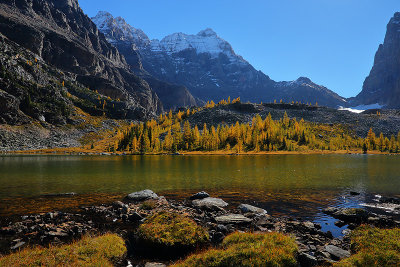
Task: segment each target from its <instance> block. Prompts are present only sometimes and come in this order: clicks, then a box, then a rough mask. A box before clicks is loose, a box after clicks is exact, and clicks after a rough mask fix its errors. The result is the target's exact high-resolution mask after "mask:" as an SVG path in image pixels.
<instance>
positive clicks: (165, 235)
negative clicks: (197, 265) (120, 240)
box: [137, 212, 209, 247]
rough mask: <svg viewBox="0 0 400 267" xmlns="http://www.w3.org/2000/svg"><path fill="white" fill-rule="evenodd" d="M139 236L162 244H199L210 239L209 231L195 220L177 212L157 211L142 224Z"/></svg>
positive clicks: (156, 243)
mask: <svg viewBox="0 0 400 267" xmlns="http://www.w3.org/2000/svg"><path fill="white" fill-rule="evenodd" d="M137 234H138V236H139V238H140V239H141V240H143V241H145V242H146V243H152V244H154V245H162V246H168V247H172V246H197V245H200V244H204V243H206V242H207V241H208V240H209V236H208V232H207V231H206V230H205V229H204V228H203V227H201V226H199V225H197V224H196V223H195V222H194V221H193V220H191V219H190V218H187V217H185V216H182V215H180V214H176V213H169V212H160V213H156V214H154V215H152V216H150V217H149V218H147V219H146V221H145V222H144V223H143V224H142V225H140V227H139V229H138V232H137Z"/></svg>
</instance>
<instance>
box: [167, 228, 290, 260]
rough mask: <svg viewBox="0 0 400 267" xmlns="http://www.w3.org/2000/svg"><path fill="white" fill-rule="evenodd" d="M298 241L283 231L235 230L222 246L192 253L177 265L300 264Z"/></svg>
mask: <svg viewBox="0 0 400 267" xmlns="http://www.w3.org/2000/svg"><path fill="white" fill-rule="evenodd" d="M296 253H297V245H296V243H295V241H294V239H293V238H291V237H288V236H286V235H283V234H280V233H268V234H252V233H233V234H231V235H229V236H227V237H226V238H225V239H224V241H223V243H222V248H221V249H210V250H207V251H205V252H203V253H200V254H194V255H192V256H189V257H188V258H187V259H186V260H184V261H181V262H179V263H177V264H175V265H174V266H175V267H190V266H197V267H203V266H204V267H230V266H232V267H236V266H242V267H250V266H266V267H269V266H271V267H272V266H273V267H279V266H288V267H290V266H297V261H296Z"/></svg>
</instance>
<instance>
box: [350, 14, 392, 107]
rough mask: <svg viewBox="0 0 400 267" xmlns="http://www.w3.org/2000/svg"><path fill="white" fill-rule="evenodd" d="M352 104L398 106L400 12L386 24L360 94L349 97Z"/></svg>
mask: <svg viewBox="0 0 400 267" xmlns="http://www.w3.org/2000/svg"><path fill="white" fill-rule="evenodd" d="M351 104H352V105H353V106H357V105H372V104H379V105H380V106H383V107H384V108H400V13H399V12H397V13H395V14H394V16H393V18H392V19H391V20H390V21H389V24H388V25H387V32H386V36H385V41H384V43H383V44H381V45H379V48H378V51H377V52H376V55H375V60H374V65H373V67H372V70H371V73H370V74H369V76H368V77H367V78H366V79H365V82H364V86H363V89H362V91H361V93H360V94H358V95H357V96H356V97H355V98H353V99H351Z"/></svg>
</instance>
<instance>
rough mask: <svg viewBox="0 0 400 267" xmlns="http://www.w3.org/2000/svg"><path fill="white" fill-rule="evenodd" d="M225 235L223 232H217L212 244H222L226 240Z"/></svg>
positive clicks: (213, 236)
mask: <svg viewBox="0 0 400 267" xmlns="http://www.w3.org/2000/svg"><path fill="white" fill-rule="evenodd" d="M224 238H225V235H224V234H223V233H221V232H216V233H214V234H213V235H212V238H211V242H213V243H214V244H220V243H222V241H223V240H224Z"/></svg>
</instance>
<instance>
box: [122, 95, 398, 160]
mask: <svg viewBox="0 0 400 267" xmlns="http://www.w3.org/2000/svg"><path fill="white" fill-rule="evenodd" d="M235 101H240V99H235V100H233V101H232V103H233V102H235ZM228 103H229V100H228V101H226V100H223V101H220V102H219V104H217V105H228ZM210 105H214V106H215V104H214V102H211V103H210V102H209V103H208V104H206V106H205V108H211V107H210ZM199 110H200V109H199V108H197V109H192V110H190V109H187V110H184V111H183V110H179V111H178V112H177V113H172V111H169V113H167V114H162V115H160V116H159V117H158V119H157V120H154V119H153V120H150V121H147V122H146V123H138V124H132V125H131V127H130V129H129V130H128V131H126V132H125V133H123V134H120V135H119V137H118V139H119V140H120V141H119V144H118V149H119V150H121V151H130V152H132V153H138V152H141V153H149V152H162V151H166V152H177V151H218V150H228V151H235V152H237V153H241V152H248V151H254V152H260V151H309V150H318V151H323V150H330V151H338V150H360V149H363V150H364V151H366V150H380V151H381V152H391V153H397V152H399V145H400V142H399V141H400V134H399V135H398V136H397V138H396V137H394V136H392V137H390V139H389V138H387V137H385V136H384V135H383V134H380V135H379V137H376V135H375V133H374V132H373V131H372V129H370V130H369V132H368V134H367V136H366V138H365V139H363V138H359V137H355V136H353V135H351V134H350V133H348V132H347V131H345V130H344V129H343V128H342V127H340V126H339V125H333V126H330V125H324V124H317V123H310V122H305V121H304V120H303V119H301V120H299V121H298V120H296V119H291V118H289V117H288V115H287V114H286V113H285V114H284V116H283V118H282V119H279V120H273V119H272V117H271V114H268V116H266V117H265V118H264V119H263V118H262V117H261V116H260V115H256V116H255V117H253V118H252V120H251V122H249V123H239V122H236V123H235V124H232V125H226V124H219V125H216V126H214V125H211V126H209V125H207V124H204V125H201V126H200V127H202V128H201V130H200V129H199V126H198V125H191V124H190V123H189V121H188V120H187V118H188V117H190V116H191V115H192V114H194V113H196V112H198V111H199Z"/></svg>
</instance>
